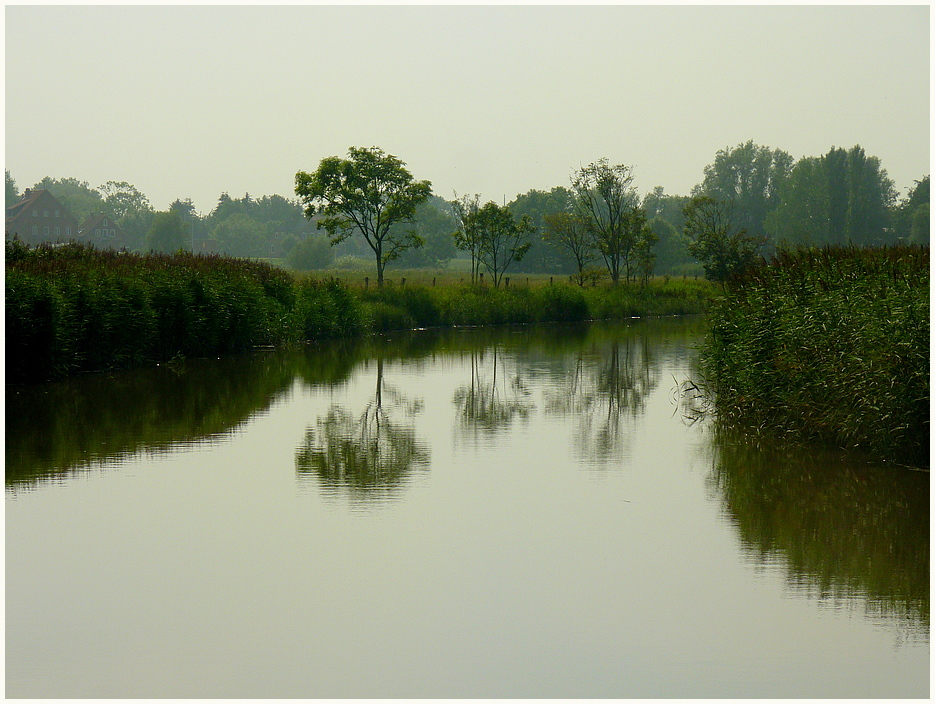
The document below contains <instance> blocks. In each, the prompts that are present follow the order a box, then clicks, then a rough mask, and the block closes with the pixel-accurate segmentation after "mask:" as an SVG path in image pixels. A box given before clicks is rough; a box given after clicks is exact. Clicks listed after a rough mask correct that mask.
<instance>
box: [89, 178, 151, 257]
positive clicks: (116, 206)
mask: <svg viewBox="0 0 935 704" xmlns="http://www.w3.org/2000/svg"><path fill="white" fill-rule="evenodd" d="M98 190H99V191H100V193H101V194H102V195H103V196H104V207H105V209H107V210H109V211H110V214H111V215H113V216H114V218H115V219H116V220H117V223H118V224H119V225H120V227H121V228H123V231H124V232H125V233H127V238H128V239H129V242H130V246H131V248H136V247H139V246H141V245H142V244H143V239H144V237H145V235H146V232H147V231H148V230H149V228H150V226H151V225H152V222H153V217H154V216H155V211H154V210H153V206H151V205H150V204H149V199H148V198H147V197H146V196H145V195H143V194H142V193H140V192H139V191H138V190H137V188H136V187H135V186H133V185H131V184H129V183H127V182H126V181H108V182H107V183H105V184H103V185H101V186H99V187H98Z"/></svg>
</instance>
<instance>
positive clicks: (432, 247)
mask: <svg viewBox="0 0 935 704" xmlns="http://www.w3.org/2000/svg"><path fill="white" fill-rule="evenodd" d="M394 227H397V228H400V227H407V225H394ZM412 227H414V228H415V232H416V234H417V235H418V236H419V237H420V238H421V239H422V241H423V242H424V243H425V244H424V245H423V246H422V247H419V248H418V249H410V250H408V251H406V252H403V254H401V255H400V256H399V259H398V260H397V264H398V265H400V266H405V267H411V268H420V267H440V266H445V264H447V263H448V262H449V261H450V260H451V259H453V258H454V257H455V254H456V253H457V250H456V248H455V243H454V238H453V237H452V236H451V233H452V232H453V231H454V230H455V228H456V227H457V225H456V223H455V218H454V217H453V216H452V215H451V213H450V211H449V207H448V204H447V203H446V202H445V201H444V200H443V199H442V198H439V197H438V196H430V197H429V199H428V200H426V201H424V202H422V203H420V204H419V206H418V207H417V208H416V215H415V221H414V223H413V225H412ZM398 234H402V233H398Z"/></svg>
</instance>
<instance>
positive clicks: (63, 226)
mask: <svg viewBox="0 0 935 704" xmlns="http://www.w3.org/2000/svg"><path fill="white" fill-rule="evenodd" d="M6 232H7V235H8V236H13V235H17V236H19V238H20V239H21V240H22V241H23V242H26V243H28V244H38V243H39V242H67V241H68V240H71V239H74V238H76V237H77V236H78V221H77V220H75V218H74V216H73V215H72V214H71V213H69V212H68V210H66V209H65V206H63V205H62V204H61V203H59V201H58V199H57V198H56V197H55V196H53V195H52V194H51V193H50V192H49V191H47V190H45V189H42V188H35V189H29V188H27V189H26V190H25V191H24V192H23V197H22V198H21V199H20V201H19V202H18V203H15V204H14V205H12V206H10V207H9V208H7V209H6Z"/></svg>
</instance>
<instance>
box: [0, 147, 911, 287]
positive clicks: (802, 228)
mask: <svg viewBox="0 0 935 704" xmlns="http://www.w3.org/2000/svg"><path fill="white" fill-rule="evenodd" d="M633 179H634V172H633V168H632V167H630V166H627V165H624V164H611V163H609V162H608V161H607V160H606V159H601V160H598V161H596V162H594V163H592V164H589V165H588V166H586V167H581V168H579V169H577V170H575V171H574V172H573V173H572V175H571V178H570V180H569V183H568V185H566V186H555V187H553V188H552V189H551V190H550V191H543V190H535V189H533V190H530V191H528V192H527V193H524V194H520V195H517V196H516V198H514V199H513V200H512V201H511V202H509V203H506V204H503V205H500V204H497V203H495V202H493V201H490V202H487V203H481V202H480V197H479V196H478V195H476V194H475V195H458V194H457V193H454V194H453V198H451V199H450V200H448V199H445V198H442V197H440V196H439V195H437V194H434V193H432V189H431V183H430V182H428V181H416V180H415V179H414V178H413V177H412V175H411V174H410V173H409V171H408V169H407V168H406V166H405V164H404V162H402V161H401V160H399V159H398V158H397V157H395V156H393V155H390V154H386V153H385V152H383V151H382V150H380V149H378V148H376V147H371V148H357V147H352V148H351V149H350V150H349V151H348V156H347V158H340V157H336V156H335V157H327V158H325V159H322V161H321V163H320V164H319V166H318V169H317V170H316V171H314V172H311V173H306V172H304V171H300V172H299V173H298V174H296V190H295V195H296V197H295V198H291V197H284V196H281V195H272V196H262V197H259V198H255V197H251V195H250V194H249V193H247V194H244V196H243V197H239V198H237V197H231V196H230V195H229V194H228V193H226V192H225V193H222V194H221V195H220V196H219V198H218V201H217V204H216V205H215V207H214V208H213V209H212V210H211V212H209V213H207V214H199V213H198V212H196V210H195V208H194V206H193V204H192V202H191V200H190V199H176V200H175V201H174V202H173V203H171V204H170V206H169V208H168V209H167V210H165V211H156V210H155V209H154V208H153V207H152V205H151V204H150V202H149V200H148V199H147V198H146V196H145V195H143V194H142V193H140V192H139V191H138V190H137V189H136V188H135V187H134V186H133V185H132V184H129V183H126V182H117V181H108V182H107V183H105V184H102V185H101V186H99V187H97V188H93V187H91V186H90V184H88V182H86V181H79V180H78V179H75V178H61V179H53V178H50V177H46V178H44V179H42V180H41V181H39V182H38V183H36V184H35V185H34V186H33V187H34V188H45V189H48V190H49V191H50V192H51V193H52V194H53V195H54V196H55V197H56V198H57V199H58V200H59V201H60V202H61V203H62V204H63V205H64V206H65V207H66V208H68V210H69V211H70V212H72V214H73V215H75V217H76V218H77V219H78V220H79V221H81V220H83V219H84V218H85V217H87V215H89V214H90V213H92V212H105V213H109V214H110V215H111V216H112V217H113V218H114V219H115V220H116V221H117V223H118V224H119V225H120V226H121V228H122V229H123V230H124V231H125V233H126V234H127V239H128V249H132V250H137V251H150V250H155V251H167V252H170V251H177V250H178V249H190V248H194V249H196V250H198V249H200V248H203V247H204V244H205V243H209V248H210V249H215V250H217V251H221V252H224V253H227V254H230V255H233V256H241V257H254V258H266V257H269V258H284V259H285V261H286V263H287V264H288V265H289V266H291V267H293V268H296V269H305V270H308V269H317V268H325V267H328V266H331V265H332V264H333V263H334V262H335V258H336V257H341V256H354V257H362V256H366V257H370V258H372V259H373V261H374V262H375V264H376V268H377V278H378V280H382V278H383V272H384V270H385V268H386V266H388V265H390V263H391V262H392V263H393V264H394V265H396V266H401V267H406V268H418V267H444V266H445V265H446V264H447V263H448V262H449V261H451V260H452V259H454V258H465V259H468V260H470V262H471V274H472V278H473V279H475V280H476V279H478V278H480V277H481V275H482V274H483V273H485V272H486V273H487V274H488V275H489V277H490V279H489V280H490V281H492V283H493V284H494V285H499V283H500V281H501V280H502V278H503V276H504V274H505V273H506V272H507V271H512V272H516V273H548V274H557V275H568V276H571V277H572V278H574V279H575V280H576V281H578V283H580V284H582V285H583V284H584V283H585V281H586V280H588V279H595V278H597V277H601V276H603V277H608V278H610V279H611V280H612V281H614V282H616V281H619V280H625V281H626V280H634V279H641V278H646V277H648V276H650V275H651V274H653V273H671V274H692V273H700V271H701V269H702V267H703V268H704V271H705V274H706V275H707V276H708V278H714V279H722V278H724V277H726V276H729V275H730V273H731V272H732V271H733V270H735V269H737V268H738V267H743V266H745V265H746V263H747V262H748V261H750V260H752V258H755V257H756V256H758V255H760V254H770V253H772V252H773V251H775V250H776V249H777V248H779V247H783V246H798V245H804V246H821V245H825V244H853V245H858V246H879V245H884V244H896V243H916V244H926V245H927V244H928V238H929V176H928V175H926V176H924V177H923V178H921V179H920V180H918V181H916V182H915V184H914V185H913V187H912V188H911V189H910V190H909V192H908V194H907V195H906V196H905V197H904V198H902V199H899V198H898V196H897V192H896V189H895V187H894V184H893V182H892V180H891V179H890V178H889V177H888V175H887V173H886V170H885V169H883V167H882V165H881V163H880V160H879V159H878V158H877V157H874V156H869V155H867V154H866V153H865V151H864V149H863V148H861V147H860V146H859V145H856V146H854V147H852V148H850V149H843V148H840V147H832V148H831V149H830V150H829V151H828V152H827V153H826V154H823V155H821V156H817V157H811V156H808V157H802V158H801V159H799V160H798V161H795V160H794V159H793V158H792V156H791V155H790V154H789V153H788V152H785V151H782V150H780V149H771V148H769V147H765V146H761V145H757V144H755V143H754V142H752V141H748V142H746V143H743V144H739V145H737V146H736V147H732V148H725V149H722V150H719V151H718V152H717V154H716V155H715V158H714V161H713V162H712V163H711V164H709V165H707V166H706V167H705V169H704V178H703V180H702V182H701V183H699V184H698V185H696V186H695V187H694V188H693V189H692V191H691V193H690V194H689V195H687V196H683V195H670V194H667V193H666V192H665V190H664V188H663V187H661V186H657V187H655V188H654V189H653V190H652V191H650V192H649V193H647V194H645V195H643V196H642V197H640V195H639V193H638V192H637V190H636V188H635V187H634V186H633ZM368 189H369V190H368ZM355 198H356V200H355ZM18 199H19V190H18V188H17V187H16V183H15V181H14V180H13V178H12V176H11V175H10V172H9V171H7V172H6V202H7V207H9V206H10V205H11V204H12V203H15V202H16V201H17V200H18ZM321 231H324V233H327V236H323V235H322V232H321Z"/></svg>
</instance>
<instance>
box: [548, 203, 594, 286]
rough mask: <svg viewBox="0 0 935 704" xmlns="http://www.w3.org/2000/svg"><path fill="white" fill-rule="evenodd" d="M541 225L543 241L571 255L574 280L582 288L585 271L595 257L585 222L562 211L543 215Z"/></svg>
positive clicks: (578, 216)
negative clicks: (574, 270) (574, 269)
mask: <svg viewBox="0 0 935 704" xmlns="http://www.w3.org/2000/svg"><path fill="white" fill-rule="evenodd" d="M543 223H544V226H545V231H544V238H545V240H546V241H547V242H550V243H552V244H555V245H557V246H559V247H561V248H562V249H564V250H565V251H566V252H567V253H568V254H570V255H571V257H572V259H574V261H575V267H576V269H577V273H576V274H575V275H574V280H575V281H576V282H577V283H578V285H579V286H584V282H585V270H586V269H587V268H588V265H589V264H590V263H591V262H592V261H594V258H595V256H596V255H597V252H596V251H595V250H594V243H593V241H592V239H591V231H590V229H589V228H588V223H587V221H586V220H583V219H582V218H581V216H580V215H576V214H574V213H571V212H567V211H562V212H557V213H549V214H547V215H545V216H544V218H543Z"/></svg>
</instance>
